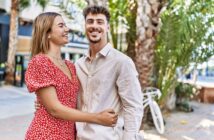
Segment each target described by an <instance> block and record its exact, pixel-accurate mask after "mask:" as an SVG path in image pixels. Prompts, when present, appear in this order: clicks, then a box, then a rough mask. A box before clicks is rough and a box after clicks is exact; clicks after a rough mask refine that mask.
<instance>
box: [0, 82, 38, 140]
mask: <svg viewBox="0 0 214 140" xmlns="http://www.w3.org/2000/svg"><path fill="white" fill-rule="evenodd" d="M34 100H35V95H34V94H29V93H28V91H27V88H26V87H14V86H0V140H23V139H24V135H25V132H26V130H27V128H28V126H29V124H30V122H31V120H32V118H33V113H34V106H33V103H34Z"/></svg>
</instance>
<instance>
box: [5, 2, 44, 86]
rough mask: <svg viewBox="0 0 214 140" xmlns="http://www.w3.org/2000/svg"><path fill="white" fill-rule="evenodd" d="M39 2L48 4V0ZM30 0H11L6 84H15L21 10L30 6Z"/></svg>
mask: <svg viewBox="0 0 214 140" xmlns="http://www.w3.org/2000/svg"><path fill="white" fill-rule="evenodd" d="M37 3H38V4H39V5H40V6H42V8H43V9H44V7H45V6H46V5H47V0H37ZM29 5H30V1H26V0H11V13H10V33H9V48H8V55H7V63H6V77H5V83H6V84H13V82H14V77H13V74H14V65H15V54H16V47H17V37H18V16H19V12H20V10H22V9H24V8H26V7H28V6H29Z"/></svg>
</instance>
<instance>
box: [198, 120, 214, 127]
mask: <svg viewBox="0 0 214 140" xmlns="http://www.w3.org/2000/svg"><path fill="white" fill-rule="evenodd" d="M211 126H214V121H211V120H208V119H204V120H202V121H201V122H200V123H199V124H198V125H197V126H196V128H209V127H211Z"/></svg>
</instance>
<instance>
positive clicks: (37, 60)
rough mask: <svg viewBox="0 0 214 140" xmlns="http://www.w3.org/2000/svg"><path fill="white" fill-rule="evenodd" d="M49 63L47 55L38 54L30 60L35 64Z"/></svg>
mask: <svg viewBox="0 0 214 140" xmlns="http://www.w3.org/2000/svg"><path fill="white" fill-rule="evenodd" d="M47 61H48V59H47V57H46V56H45V54H37V55H35V56H33V57H32V58H31V60H30V62H31V63H34V64H44V63H46V62H47Z"/></svg>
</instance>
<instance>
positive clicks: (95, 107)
mask: <svg viewBox="0 0 214 140" xmlns="http://www.w3.org/2000/svg"><path fill="white" fill-rule="evenodd" d="M75 65H76V70H77V76H78V78H79V81H80V83H81V86H82V88H81V90H80V106H79V108H80V110H82V111H85V112H91V113H95V112H101V111H103V110H105V109H108V108H112V109H114V111H115V112H116V113H118V114H119V119H118V121H117V124H116V126H115V127H107V126H102V125H97V124H91V123H79V122H78V123H76V124H77V138H78V139H79V140H137V139H139V138H137V137H139V136H138V135H139V134H138V131H139V128H140V125H141V120H142V117H143V105H142V100H143V96H142V93H141V87H140V83H139V80H138V73H137V71H136V68H135V65H134V63H133V61H132V60H131V59H130V58H129V57H128V56H126V55H124V54H123V53H121V52H119V51H118V50H116V49H114V48H113V47H112V46H111V45H110V44H109V43H108V44H107V45H106V46H105V47H104V48H103V49H102V50H101V51H100V52H98V53H97V54H96V57H95V58H94V59H93V60H92V59H90V56H89V54H87V55H85V56H83V57H82V58H80V59H79V60H78V61H77V62H76V64H75ZM123 127H124V130H123Z"/></svg>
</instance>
